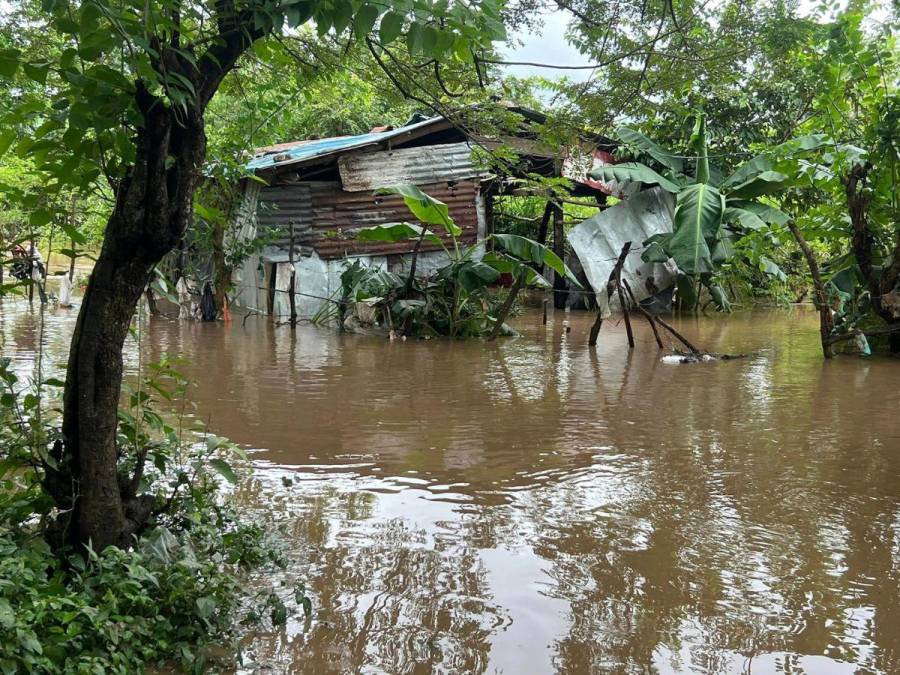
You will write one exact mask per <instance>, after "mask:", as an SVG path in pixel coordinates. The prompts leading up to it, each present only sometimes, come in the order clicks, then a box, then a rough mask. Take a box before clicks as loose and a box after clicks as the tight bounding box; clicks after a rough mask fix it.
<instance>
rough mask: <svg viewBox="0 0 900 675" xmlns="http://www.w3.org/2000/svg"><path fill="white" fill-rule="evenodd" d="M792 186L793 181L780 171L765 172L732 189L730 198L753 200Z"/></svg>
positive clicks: (729, 194)
mask: <svg viewBox="0 0 900 675" xmlns="http://www.w3.org/2000/svg"><path fill="white" fill-rule="evenodd" d="M790 184H791V179H790V178H789V177H788V176H786V175H784V174H783V173H779V172H778V171H763V172H762V173H760V174H759V175H757V176H755V177H753V178H751V179H750V180H748V181H746V182H744V183H741V184H740V185H738V186H737V187H735V188H732V189H731V190H730V191H729V193H728V196H729V197H737V198H739V199H752V198H753V197H759V196H762V195H769V194H773V193H775V192H778V191H779V190H783V189H784V188H786V187H788V186H789V185H790Z"/></svg>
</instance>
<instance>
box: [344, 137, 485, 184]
mask: <svg viewBox="0 0 900 675" xmlns="http://www.w3.org/2000/svg"><path fill="white" fill-rule="evenodd" d="M338 169H339V170H340V173H341V181H342V182H343V184H344V190H347V191H348V192H364V191H371V190H375V189H377V188H380V187H388V186H391V185H404V184H412V185H424V184H429V183H439V182H447V181H460V180H465V179H467V178H474V177H476V176H480V175H482V174H484V173H485V172H484V171H483V170H479V169H476V168H475V166H474V165H473V164H472V147H471V146H470V145H469V144H468V143H449V144H446V145H428V146H424V147H419V148H404V149H401V150H386V151H381V152H358V153H353V154H347V155H344V156H342V157H340V158H339V159H338Z"/></svg>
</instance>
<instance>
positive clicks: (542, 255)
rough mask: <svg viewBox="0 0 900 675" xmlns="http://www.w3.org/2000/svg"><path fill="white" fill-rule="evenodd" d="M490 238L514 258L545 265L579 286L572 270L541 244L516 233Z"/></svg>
mask: <svg viewBox="0 0 900 675" xmlns="http://www.w3.org/2000/svg"><path fill="white" fill-rule="evenodd" d="M491 239H493V240H494V242H496V243H497V244H499V245H500V246H501V247H502V248H504V249H505V250H506V251H507V252H509V253H511V254H512V255H514V256H515V257H516V258H519V259H520V260H524V261H525V262H528V263H534V264H536V265H546V266H547V267H549V268H550V269H552V270H553V271H554V272H556V273H557V274H561V275H563V276H565V277H566V279H568V280H569V282H571V283H572V284H573V285H574V286H575V287H576V288H581V284H580V283H579V282H578V279H577V278H576V277H575V275H574V274H572V270H570V269H569V268H568V266H567V265H566V264H565V263H564V262H563V261H562V260H561V259H560V257H559V256H558V255H556V254H555V253H554V252H553V251H551V250H550V249H549V248H547V247H546V246H544V245H543V244H539V243H537V242H536V241H534V240H533V239H529V238H528V237H520V236H519V235H517V234H495V235H492V236H491Z"/></svg>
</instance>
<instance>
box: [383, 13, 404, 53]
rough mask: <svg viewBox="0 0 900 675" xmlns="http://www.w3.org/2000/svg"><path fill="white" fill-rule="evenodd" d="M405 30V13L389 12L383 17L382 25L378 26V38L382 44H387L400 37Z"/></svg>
mask: <svg viewBox="0 0 900 675" xmlns="http://www.w3.org/2000/svg"><path fill="white" fill-rule="evenodd" d="M402 31H403V15H402V14H400V13H398V12H388V13H387V14H385V15H384V16H383V17H381V25H380V26H378V39H379V40H380V41H381V44H383V45H387V44H390V43H391V42H393V41H394V40H396V39H397V38H398V37H400V33H401V32H402Z"/></svg>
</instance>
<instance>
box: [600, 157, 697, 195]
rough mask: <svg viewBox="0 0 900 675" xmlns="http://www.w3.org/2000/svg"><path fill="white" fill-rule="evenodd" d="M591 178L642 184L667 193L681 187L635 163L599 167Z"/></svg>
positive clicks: (676, 190) (648, 168)
mask: <svg viewBox="0 0 900 675" xmlns="http://www.w3.org/2000/svg"><path fill="white" fill-rule="evenodd" d="M590 176H591V178H593V179H594V180H599V181H606V182H609V181H618V182H620V183H628V182H631V183H644V184H645V185H659V186H660V187H661V188H662V189H663V190H666V191H667V192H678V191H679V190H680V189H681V186H680V185H678V184H677V183H674V182H672V181H670V180H669V179H668V178H664V177H663V176H660V175H659V174H658V173H656V172H655V171H654V170H653V169H651V168H650V167H649V166H645V165H643V164H638V163H637V162H625V163H624V164H611V165H608V166H599V167H597V168H596V169H594V170H593V171H591V173H590Z"/></svg>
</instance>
